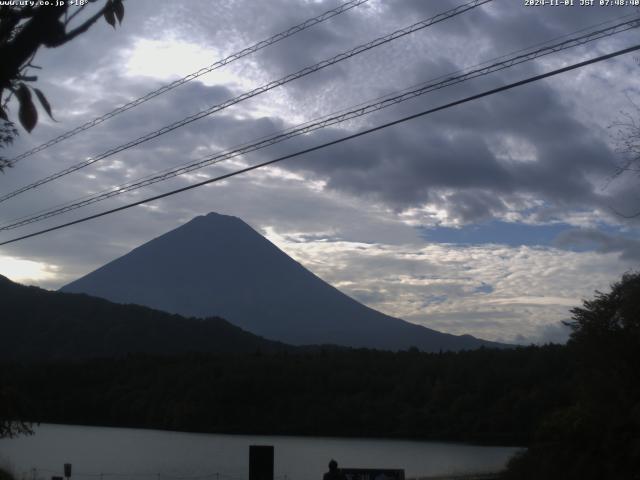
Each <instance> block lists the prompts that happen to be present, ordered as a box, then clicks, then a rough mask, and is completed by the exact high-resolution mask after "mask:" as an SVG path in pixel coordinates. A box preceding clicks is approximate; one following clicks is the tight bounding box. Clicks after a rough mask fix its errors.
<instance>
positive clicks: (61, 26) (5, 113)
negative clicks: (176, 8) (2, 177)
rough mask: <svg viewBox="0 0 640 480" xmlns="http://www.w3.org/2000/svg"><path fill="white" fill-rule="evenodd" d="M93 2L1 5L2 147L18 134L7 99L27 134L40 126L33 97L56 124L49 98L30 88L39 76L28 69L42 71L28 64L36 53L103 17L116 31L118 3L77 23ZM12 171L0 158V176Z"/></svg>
mask: <svg viewBox="0 0 640 480" xmlns="http://www.w3.org/2000/svg"><path fill="white" fill-rule="evenodd" d="M95 2H96V0H89V1H88V2H84V3H83V4H82V5H81V6H78V7H75V8H74V7H70V5H69V2H66V3H65V2H60V3H61V5H56V6H54V5H37V3H38V2H15V4H13V5H4V4H3V5H0V58H1V59H2V62H0V122H3V124H1V125H0V148H2V147H3V146H6V145H7V144H10V143H11V141H12V140H13V138H14V137H15V136H16V135H17V130H16V129H15V128H14V125H13V122H12V121H11V119H10V117H9V101H10V100H11V98H13V97H15V99H16V100H17V102H18V115H17V119H18V121H19V122H20V125H21V126H22V127H23V128H24V129H25V130H26V131H27V132H31V131H32V130H33V129H34V128H35V126H36V125H37V123H38V110H37V108H36V102H34V96H35V98H36V99H37V100H38V102H39V103H40V106H41V107H42V108H43V109H44V111H45V112H46V113H47V115H48V116H49V117H51V118H52V119H53V120H55V119H54V118H53V113H52V108H51V104H50V103H49V101H48V100H47V97H46V96H45V94H44V93H43V92H42V91H41V90H39V89H37V88H35V87H33V85H32V83H33V82H35V81H37V80H38V77H37V76H35V75H32V74H30V71H31V69H39V68H40V67H38V66H36V65H34V64H33V63H32V62H33V59H34V58H35V55H36V53H37V52H38V49H39V48H40V47H42V46H45V47H48V48H55V47H59V46H61V45H64V44H65V43H67V42H70V41H71V40H73V39H74V38H76V37H77V36H79V35H81V34H82V33H84V32H86V31H87V30H88V29H89V28H90V27H91V26H92V25H93V24H95V23H96V22H97V21H98V20H99V19H101V18H103V19H104V20H105V21H106V22H107V23H108V24H109V25H111V26H112V27H114V28H115V27H116V21H117V22H118V24H120V23H122V19H123V18H124V4H123V3H122V0H105V2H104V4H103V6H102V8H100V9H99V10H98V11H97V12H95V13H93V14H92V15H90V16H88V17H87V18H85V19H84V20H83V21H81V22H78V16H81V14H82V13H83V11H84V10H85V9H86V8H87V7H88V6H89V5H90V4H92V3H95ZM7 3H8V2H7ZM47 3H49V2H47ZM51 3H53V2H51ZM62 3H64V4H62ZM72 9H73V10H72ZM10 166H11V163H10V162H9V161H8V160H6V159H4V158H2V157H1V156H0V172H1V171H3V170H4V169H5V168H7V167H10Z"/></svg>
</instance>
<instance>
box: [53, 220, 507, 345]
mask: <svg viewBox="0 0 640 480" xmlns="http://www.w3.org/2000/svg"><path fill="white" fill-rule="evenodd" d="M328 261H330V259H328ZM62 291H65V292H78V293H87V294H90V295H95V296H98V297H102V298H106V299H108V300H111V301H114V302H119V303H136V304H140V305H146V306H149V307H152V308H157V309H159V310H163V311H167V312H171V313H178V314H181V315H186V316H194V317H207V316H212V315H218V316H221V317H223V318H225V319H227V320H229V321H230V322H231V323H233V324H234V325H238V326H239V327H241V328H243V329H245V330H248V331H250V332H252V333H255V334H257V335H261V336H264V337H266V338H270V339H274V340H279V341H282V342H286V343H289V344H293V345H305V344H335V345H344V346H351V347H367V348H379V349H389V350H402V349H407V348H409V347H412V346H415V347H417V348H419V349H420V350H423V351H428V352H434V351H435V352H437V351H440V350H453V351H457V350H464V349H474V348H478V347H480V346H488V347H499V346H502V345H499V344H496V343H493V342H487V341H484V340H480V339H477V338H474V337H472V336H470V335H462V336H456V335H449V334H445V333H441V332H437V331H435V330H431V329H429V328H425V327H422V326H419V325H415V324H412V323H409V322H406V321H404V320H400V319H398V318H393V317H390V316H388V315H385V314H382V313H380V312H378V311H376V310H373V309H371V308H368V307H366V306H365V305H362V304H361V303H358V302H357V301H355V300H354V299H352V298H350V297H348V296H347V295H345V294H343V293H342V292H340V291H339V290H337V289H335V288H334V287H332V286H331V285H329V284H327V283H326V282H324V281H323V280H321V279H320V278H318V277H317V276H315V275H314V274H313V273H311V272H310V271H308V270H307V269H305V268H304V267H303V266H302V265H300V264H299V263H298V262H296V261H294V260H293V259H291V258H290V257H289V256H287V255H286V254H285V253H284V252H282V251H281V250H279V249H278V248H277V247H276V246H275V245H273V244H272V243H271V242H269V241H268V240H267V239H266V238H264V237H263V236H262V235H260V234H259V233H258V232H256V231H255V230H253V229H252V228H251V227H250V226H249V225H247V224H246V223H244V222H243V221H242V220H240V219H239V218H236V217H230V216H225V215H219V214H216V213H210V214H209V215H207V216H201V217H196V218H195V219H193V220H192V221H190V222H188V223H187V224H185V225H183V226H181V227H179V228H177V229H175V230H172V231H170V232H168V233H166V234H164V235H162V236H160V237H158V238H156V239H154V240H151V241H150V242H148V243H145V244H144V245H142V246H140V247H138V248H136V249H134V250H133V251H131V252H130V253H128V254H126V255H124V256H122V257H120V258H118V259H116V260H114V261H112V262H111V263H108V264H107V265H104V266H103V267H101V268H99V269H97V270H95V271H94V272H92V273H89V274H88V275H86V276H85V277H82V278H80V279H79V280H76V281H75V282H72V283H70V284H69V285H66V286H65V287H63V288H62Z"/></svg>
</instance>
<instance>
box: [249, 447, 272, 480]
mask: <svg viewBox="0 0 640 480" xmlns="http://www.w3.org/2000/svg"><path fill="white" fill-rule="evenodd" d="M249 480H273V446H272V445H250V446H249Z"/></svg>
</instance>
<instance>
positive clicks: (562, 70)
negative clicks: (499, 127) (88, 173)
mask: <svg viewBox="0 0 640 480" xmlns="http://www.w3.org/2000/svg"><path fill="white" fill-rule="evenodd" d="M637 50H640V44H639V45H635V46H633V47H628V48H625V49H622V50H617V51H615V52H613V53H609V54H606V55H601V56H599V57H595V58H592V59H589V60H585V61H583V62H579V63H574V64H572V65H569V66H566V67H563V68H558V69H556V70H552V71H550V72H547V73H543V74H540V75H535V76H533V77H529V78H526V79H524V80H520V81H518V82H513V83H509V84H507V85H504V86H502V87H498V88H494V89H491V90H487V91H485V92H482V93H478V94H476V95H471V96H469V97H466V98H463V99H461V100H456V101H454V102H450V103H447V104H445V105H441V106H439V107H436V108H431V109H429V110H424V111H422V112H419V113H416V114H413V115H409V116H406V117H403V118H400V119H398V120H394V121H392V122H388V123H384V124H382V125H378V126H376V127H373V128H369V129H367V130H363V131H361V132H358V133H354V134H352V135H347V136H345V137H341V138H339V139H337V140H333V141H330V142H326V143H323V144H320V145H316V146H315V147H311V148H306V149H304V150H300V151H297V152H295V153H291V154H288V155H284V156H281V157H278V158H275V159H272V160H268V161H265V162H261V163H258V164H256V165H252V166H250V167H246V168H243V169H240V170H236V171H234V172H230V173H227V174H224V175H220V176H218V177H215V178H210V179H207V180H204V181H202V182H198V183H194V184H192V185H188V186H186V187H182V188H178V189H176V190H171V191H169V192H166V193H162V194H160V195H155V196H153V197H149V198H145V199H144V200H139V201H137V202H133V203H129V204H126V205H122V206H120V207H117V208H113V209H111V210H106V211H103V212H100V213H96V214H94V215H89V216H87V217H83V218H80V219H77V220H74V221H71V222H67V223H64V224H61V225H56V226H54V227H50V228H46V229H44V230H39V231H37V232H33V233H30V234H27V235H22V236H20V237H17V238H13V239H11V240H6V241H4V242H0V246H3V245H8V244H11V243H15V242H18V241H21V240H25V239H27V238H32V237H36V236H39V235H43V234H45V233H49V232H53V231H56V230H60V229H62V228H66V227H70V226H72V225H77V224H79V223H83V222H87V221H89V220H93V219H96V218H100V217H104V216H105V215H110V214H112V213H116V212H120V211H123V210H127V209H129V208H132V207H135V206H138V205H142V204H145V203H149V202H153V201H155V200H160V199H162V198H166V197H170V196H172V195H176V194H178V193H182V192H186V191H188V190H192V189H194V188H198V187H202V186H204V185H209V184H212V183H216V182H219V181H222V180H226V179H227V178H231V177H234V176H236V175H240V174H243V173H247V172H251V171H253V170H257V169H259V168H262V167H266V166H268V165H273V164H275V163H278V162H282V161H284V160H288V159H290V158H294V157H299V156H301V155H305V154H307V153H311V152H315V151H318V150H322V149H324V148H327V147H330V146H333V145H337V144H339V143H343V142H346V141H349V140H353V139H355V138H358V137H362V136H364V135H369V134H371V133H373V132H377V131H379V130H383V129H385V128H389V127H392V126H394V125H398V124H401V123H405V122H408V121H409V120H414V119H416V118H420V117H424V116H426V115H429V114H432V113H435V112H439V111H441V110H446V109H449V108H452V107H455V106H457V105H462V104H464V103H467V102H471V101H474V100H478V99H480V98H483V97H487V96H490V95H495V94H496V93H500V92H504V91H506V90H511V89H513V88H516V87H520V86H522V85H526V84H529V83H533V82H536V81H539V80H542V79H545V78H549V77H553V76H555V75H559V74H561V73H565V72H568V71H571V70H575V69H578V68H582V67H585V66H587V65H591V64H594V63H598V62H601V61H603V60H608V59H610V58H614V57H618V56H620V55H624V54H627V53H630V52H635V51H637Z"/></svg>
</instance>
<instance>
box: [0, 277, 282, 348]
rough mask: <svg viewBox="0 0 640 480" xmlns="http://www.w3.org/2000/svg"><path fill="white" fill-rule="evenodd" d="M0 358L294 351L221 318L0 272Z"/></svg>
mask: <svg viewBox="0 0 640 480" xmlns="http://www.w3.org/2000/svg"><path fill="white" fill-rule="evenodd" d="M0 298H1V299H2V306H1V307H0V308H1V310H0V339H3V340H4V342H3V344H2V348H0V360H5V361H32V360H35V361H37V360H39V361H44V360H55V359H63V358H72V359H83V358H92V357H93V358H96V357H118V356H124V355H127V353H129V352H139V353H149V354H163V355H179V354H183V353H188V352H192V351H195V352H210V353H251V352H254V351H255V350H256V349H260V350H262V351H277V350H282V349H293V348H294V347H290V346H288V345H284V344H282V343H279V342H274V341H270V340H266V339H264V338H262V337H259V336H257V335H253V334H251V333H249V332H246V331H244V330H242V329H241V328H239V327H236V326H235V325H232V324H231V323H229V322H227V321H226V320H223V319H221V318H216V317H212V318H207V319H199V318H185V317H181V316H179V315H172V314H169V313H165V312H161V311H159V310H154V309H151V308H147V307H142V306H139V305H120V304H117V303H112V302H109V301H107V300H103V299H101V298H96V297H91V296H89V295H83V294H73V293H61V292H50V291H47V290H43V289H41V288H37V287H26V286H23V285H19V284H17V283H13V282H11V281H10V280H9V279H7V278H5V277H2V276H1V275H0Z"/></svg>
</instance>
